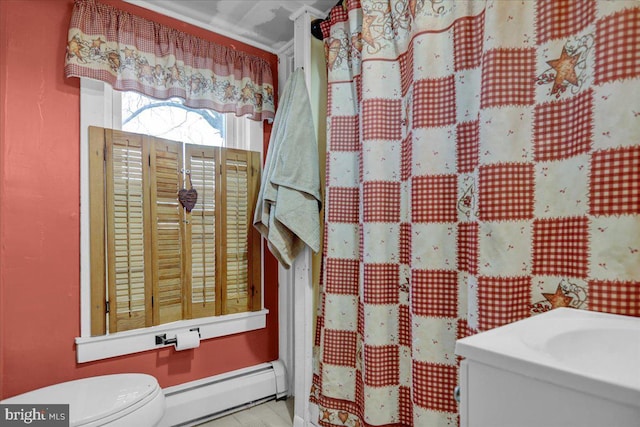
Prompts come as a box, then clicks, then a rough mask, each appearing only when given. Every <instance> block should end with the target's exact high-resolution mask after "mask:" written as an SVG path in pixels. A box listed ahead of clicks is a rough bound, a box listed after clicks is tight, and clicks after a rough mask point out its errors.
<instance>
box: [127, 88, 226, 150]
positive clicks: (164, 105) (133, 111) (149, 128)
mask: <svg viewBox="0 0 640 427" xmlns="http://www.w3.org/2000/svg"><path fill="white" fill-rule="evenodd" d="M121 99H122V130H124V131H127V132H133V133H139V134H144V135H151V136H155V137H158V138H164V139H171V140H174V141H180V142H184V143H189V144H198V145H212V146H217V147H224V146H225V133H226V132H225V131H226V129H225V120H224V115H223V114H220V113H218V112H215V111H212V110H207V109H204V108H199V109H197V108H190V107H187V106H185V105H184V102H183V100H182V99H181V98H170V99H166V100H158V99H154V98H150V97H148V96H145V95H141V94H139V93H137V92H131V91H129V92H121Z"/></svg>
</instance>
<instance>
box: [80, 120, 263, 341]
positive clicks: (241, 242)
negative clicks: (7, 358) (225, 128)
mask: <svg viewBox="0 0 640 427" xmlns="http://www.w3.org/2000/svg"><path fill="white" fill-rule="evenodd" d="M89 133H90V137H89V145H90V147H89V148H90V149H89V153H90V157H89V168H90V172H89V188H90V201H89V204H90V206H89V216H90V231H91V245H90V251H91V253H90V260H91V261H90V262H91V304H92V308H91V333H92V335H103V334H105V333H107V332H120V331H126V330H130V329H136V328H143V327H147V326H152V325H158V324H163V323H168V322H174V321H178V320H183V319H190V318H199V317H208V316H215V315H220V314H229V313H237V312H243V311H254V310H260V309H261V308H262V304H261V303H262V294H261V239H260V235H259V233H257V232H256V231H255V230H254V228H253V227H252V225H251V220H252V218H253V212H252V209H253V207H254V206H255V203H256V197H257V193H258V185H259V183H260V176H259V175H260V155H259V153H257V152H249V151H243V150H235V149H227V148H219V147H206V146H197V145H189V144H187V145H183V144H181V143H179V142H174V141H168V140H162V139H159V138H154V137H150V136H143V135H137V134H132V133H128V132H122V131H117V130H111V129H102V128H96V127H91V128H90V130H89ZM183 148H184V152H185V159H184V160H185V161H184V166H183V154H182V153H183ZM183 167H184V168H186V169H187V171H188V172H189V173H190V179H187V180H186V182H183V176H184V175H183ZM190 186H193V187H194V188H195V189H196V190H197V192H198V200H197V203H196V205H195V206H194V208H193V209H192V211H191V212H186V210H185V209H184V208H183V207H182V205H181V204H180V202H179V201H178V192H179V190H180V189H181V188H189V187H190ZM107 300H108V303H107V302H106V301H107ZM107 312H108V319H109V320H108V328H107V322H106V320H105V319H106V318H107V314H106V313H107Z"/></svg>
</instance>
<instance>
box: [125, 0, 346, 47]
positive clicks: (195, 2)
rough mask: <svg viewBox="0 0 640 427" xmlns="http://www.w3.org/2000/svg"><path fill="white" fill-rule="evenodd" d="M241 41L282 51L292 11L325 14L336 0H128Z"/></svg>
mask: <svg viewBox="0 0 640 427" xmlns="http://www.w3.org/2000/svg"><path fill="white" fill-rule="evenodd" d="M125 1H128V2H129V3H132V4H135V5H137V6H141V7H144V8H146V9H150V10H153V11H155V12H158V13H161V14H163V15H167V16H171V17H173V18H176V19H179V20H181V21H185V22H188V23H190V24H193V25H196V26H199V27H202V28H205V29H207V30H210V31H213V32H215V33H218V34H222V35H224V36H228V37H232V38H235V39H236V40H238V41H241V42H245V43H249V44H251V45H254V46H256V47H259V48H262V49H264V50H268V51H270V52H273V53H279V52H280V51H282V50H283V48H286V47H287V45H288V43H289V42H290V41H291V40H292V39H293V21H292V20H291V19H290V17H291V15H292V14H294V13H296V12H299V11H300V10H301V9H302V8H305V7H306V8H308V10H309V11H310V13H312V16H313V17H314V18H324V17H325V16H326V14H327V12H328V11H329V10H330V9H331V7H332V6H334V5H335V4H336V3H337V0H284V1H271V0H125Z"/></svg>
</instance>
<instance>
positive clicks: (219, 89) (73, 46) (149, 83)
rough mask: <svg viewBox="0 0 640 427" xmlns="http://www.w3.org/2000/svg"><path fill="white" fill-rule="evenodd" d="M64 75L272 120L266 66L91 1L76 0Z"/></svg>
mask: <svg viewBox="0 0 640 427" xmlns="http://www.w3.org/2000/svg"><path fill="white" fill-rule="evenodd" d="M65 74H66V76H67V77H72V76H73V77H88V78H93V79H97V80H101V81H104V82H106V83H109V84H110V85H111V86H112V87H113V88H114V89H116V90H123V91H124V90H135V91H138V92H140V93H143V94H145V95H148V96H152V97H154V98H158V99H167V98H171V97H174V96H177V97H180V98H183V99H184V100H185V105H187V106H189V107H193V108H209V109H212V110H215V111H218V112H220V113H230V112H233V113H235V114H236V115H237V116H244V115H249V116H250V118H252V119H254V120H269V121H271V120H273V117H274V115H275V104H274V88H273V77H272V73H271V67H270V65H269V63H268V62H267V61H266V60H264V59H262V58H259V57H256V56H252V55H249V54H246V53H244V52H238V51H236V50H235V49H233V48H230V47H226V46H222V45H219V44H216V43H213V42H211V41H208V40H204V39H201V38H198V37H195V36H192V35H190V34H186V33H184V32H182V31H178V30H176V29H173V28H169V27H166V26H164V25H161V24H158V23H156V22H153V21H150V20H147V19H144V18H141V17H139V16H135V15H132V14H130V13H127V12H125V11H123V10H119V9H116V8H114V7H112V6H109V5H105V4H102V3H98V2H96V1H95V0H75V4H74V9H73V15H72V17H71V23H70V26H69V35H68V42H67V53H66V60H65Z"/></svg>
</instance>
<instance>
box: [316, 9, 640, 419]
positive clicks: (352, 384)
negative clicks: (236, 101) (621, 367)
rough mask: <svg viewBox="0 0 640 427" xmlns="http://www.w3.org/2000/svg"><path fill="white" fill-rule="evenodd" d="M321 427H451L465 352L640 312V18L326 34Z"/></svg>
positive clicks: (491, 19) (565, 16)
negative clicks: (525, 321)
mask: <svg viewBox="0 0 640 427" xmlns="http://www.w3.org/2000/svg"><path fill="white" fill-rule="evenodd" d="M323 30H324V33H325V47H326V56H327V67H328V72H329V87H328V102H329V106H328V110H329V111H328V123H327V125H328V138H327V142H328V153H327V158H326V162H327V171H328V172H327V192H326V218H325V221H326V226H325V244H324V245H325V247H324V258H323V277H322V283H321V299H320V301H321V303H320V304H319V313H318V322H317V328H316V331H317V334H316V340H315V349H314V382H313V389H312V394H311V399H312V401H313V402H315V403H317V404H318V406H319V409H320V419H319V420H318V423H319V424H320V425H322V426H424V427H431V426H434V427H436V426H455V425H457V423H458V417H457V404H456V401H455V400H454V397H453V391H454V387H455V386H456V384H457V383H458V363H459V359H458V357H457V356H456V355H455V354H454V344H455V340H456V339H458V338H461V337H465V336H467V335H469V334H473V333H476V332H479V331H484V330H488V329H491V328H494V327H497V326H500V325H503V324H506V323H509V322H513V321H516V320H519V319H522V318H525V317H527V316H531V315H534V314H536V313H541V312H544V311H547V310H550V309H553V308H555V307H573V308H577V309H589V310H597V311H605V312H611V313H619V314H626V315H633V316H640V4H639V3H638V2H637V1H623V0H616V1H591V0H563V1H560V0H554V1H550V0H544V1H542V0H540V1H529V0H526V1H516V0H510V1H491V0H487V1H480V0H476V1H462V0H456V1H445V0H362V1H361V2H360V1H357V0H345V2H344V3H343V5H340V6H337V7H336V8H334V10H333V11H332V12H331V14H330V16H329V18H328V19H327V20H326V21H325V22H324V23H323Z"/></svg>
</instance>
